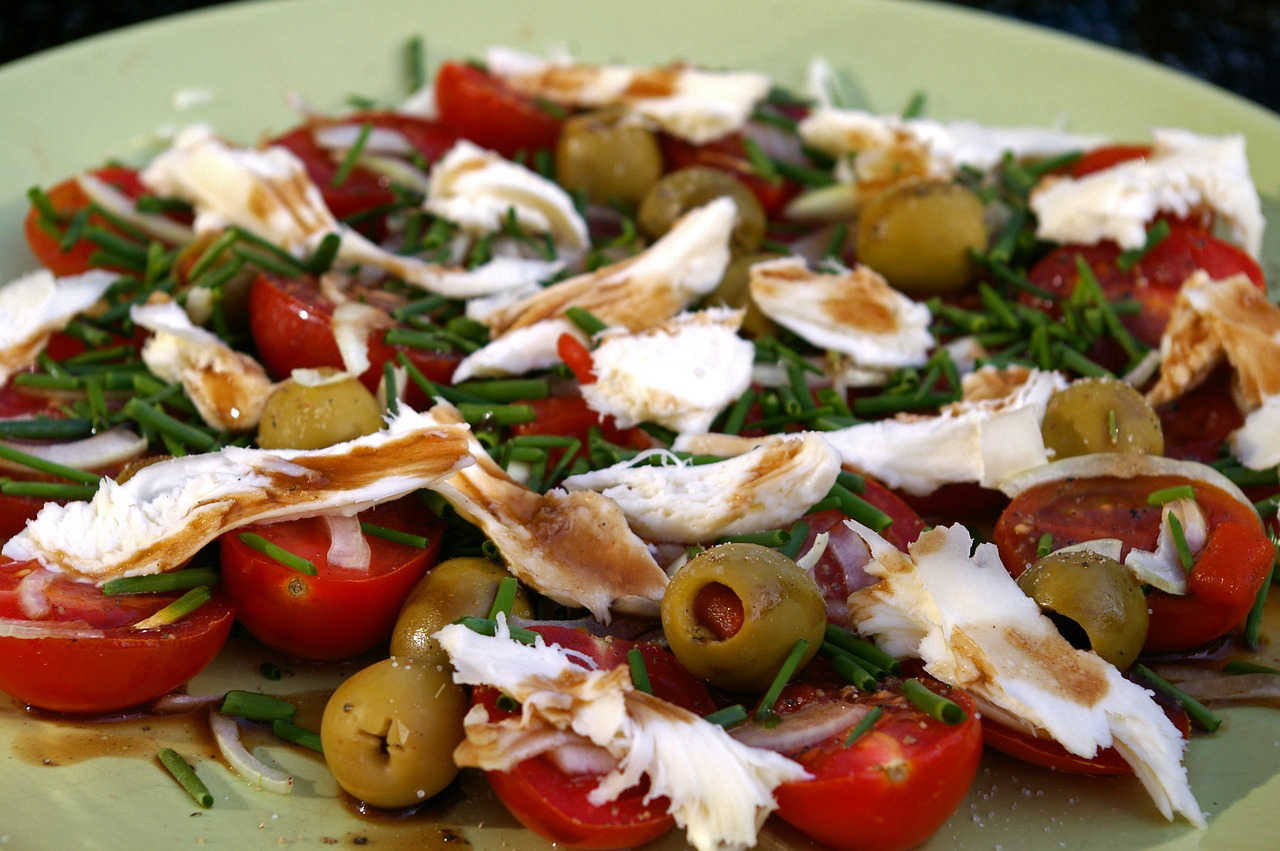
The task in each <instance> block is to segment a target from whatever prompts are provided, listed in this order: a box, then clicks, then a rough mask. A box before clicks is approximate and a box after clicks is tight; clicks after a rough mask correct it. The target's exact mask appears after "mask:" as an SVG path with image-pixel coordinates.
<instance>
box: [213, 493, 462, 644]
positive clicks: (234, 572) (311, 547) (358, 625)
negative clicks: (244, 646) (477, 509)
mask: <svg viewBox="0 0 1280 851" xmlns="http://www.w3.org/2000/svg"><path fill="white" fill-rule="evenodd" d="M427 516H429V512H428V511H427V509H426V508H425V507H419V506H417V504H416V503H415V502H414V500H413V499H412V498H410V497H406V498H404V499H401V500H398V501H396V502H392V503H386V504H384V505H379V506H377V507H375V508H372V509H370V510H368V511H365V512H361V514H360V518H361V519H362V520H364V521H367V522H370V523H374V524H376V525H379V526H385V527H387V528H391V529H398V530H400V531H407V532H410V533H412V534H420V535H424V536H425V537H427V538H428V546H427V548H426V549H417V548H416V547H410V546H406V545H404V544H398V543H393V542H391V541H387V540H384V539H382V538H374V537H369V538H368V540H369V548H370V550H371V551H372V556H371V564H370V567H369V570H367V571H360V570H351V569H346V568H339V567H332V566H330V565H329V564H328V562H327V560H326V558H325V554H326V553H327V552H328V550H329V535H328V531H327V529H326V528H325V523H324V520H322V519H321V518H318V517H307V518H303V519H301V520H291V521H286V522H283V523H273V524H271V525H267V526H257V527H248V528H245V529H241V530H237V531H235V532H230V533H228V534H226V535H223V536H222V538H221V539H220V541H221V548H222V582H223V585H224V586H225V588H226V590H227V594H228V595H229V596H230V597H231V599H232V600H234V601H236V604H237V608H238V609H239V618H240V621H241V623H243V624H244V625H245V626H246V627H247V628H248V630H249V631H250V632H252V633H253V634H254V636H255V637H256V638H257V639H258V640H259V641H261V642H262V643H263V644H266V645H267V646H269V647H274V648H276V649H278V650H283V651H285V652H287V653H291V654H293V655H294V656H297V657H299V658H303V659H318V660H334V659H345V658H348V657H350V656H354V655H356V654H358V653H363V652H364V651H366V650H369V649H370V648H372V647H375V646H377V645H378V644H379V643H381V642H383V641H386V640H387V637H388V636H389V635H390V634H391V628H392V626H393V625H394V624H395V619H396V615H397V614H398V613H399V611H400V605H401V603H403V602H404V598H405V596H406V595H407V594H408V593H409V589H411V588H412V587H413V585H414V583H416V582H417V581H418V580H419V579H420V578H422V575H423V574H424V573H426V571H427V568H428V567H429V566H430V565H431V564H433V563H434V562H435V557H436V553H437V552H438V550H439V547H440V541H441V537H442V534H441V533H442V527H441V525H440V524H439V523H438V522H437V521H436V520H435V518H434V517H432V518H431V519H430V520H429V521H424V518H425V517H427ZM243 532H255V533H257V534H259V535H261V536H262V537H264V538H266V539H267V540H268V541H271V542H272V543H274V544H278V545H279V546H282V547H284V548H285V549H286V550H288V551H290V552H292V553H294V554H295V555H299V556H302V557H303V558H306V559H309V560H310V561H311V562H312V564H314V565H315V566H316V570H317V575H316V576H307V575H306V574H303V573H300V572H298V571H296V570H293V569H292V568H289V567H286V566H284V565H282V564H280V563H279V562H276V561H274V560H273V559H270V558H268V557H267V556H265V555H263V554H262V553H259V552H258V551H257V550H254V549H252V548H250V547H249V546H248V545H246V544H244V543H243V542H241V540H240V539H239V537H238V536H239V534H241V533H243Z"/></svg>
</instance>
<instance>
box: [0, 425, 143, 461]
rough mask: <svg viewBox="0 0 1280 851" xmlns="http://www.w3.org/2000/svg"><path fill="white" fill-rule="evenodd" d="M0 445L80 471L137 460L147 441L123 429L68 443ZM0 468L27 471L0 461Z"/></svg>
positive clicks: (0, 442)
mask: <svg viewBox="0 0 1280 851" xmlns="http://www.w3.org/2000/svg"><path fill="white" fill-rule="evenodd" d="M0 444H3V445H5V446H8V447H10V448H12V449H18V450H20V451H22V452H25V453H27V454H28V455H34V456H36V457H37V458H42V459H44V460H45V461H52V462H54V463H55V464H64V465H66V466H68V467H76V468H79V469H81V470H101V469H103V468H105V467H111V466H114V465H116V464H123V463H124V462H125V461H128V460H130V459H131V458H137V457H138V456H139V455H141V454H142V453H143V452H145V451H146V449H147V439H146V438H145V437H142V436H140V435H138V434H135V433H134V432H133V431H132V430H130V429H128V428H126V427H124V426H118V427H116V428H113V429H111V430H110V431H104V432H102V433H101V434H95V435H94V436H93V437H86V438H84V439H83V440H73V441H71V442H69V443H17V442H10V441H7V440H0ZM0 469H2V470H28V469H29V468H27V467H24V466H22V465H20V464H14V463H13V462H11V461H6V460H4V459H3V458H0Z"/></svg>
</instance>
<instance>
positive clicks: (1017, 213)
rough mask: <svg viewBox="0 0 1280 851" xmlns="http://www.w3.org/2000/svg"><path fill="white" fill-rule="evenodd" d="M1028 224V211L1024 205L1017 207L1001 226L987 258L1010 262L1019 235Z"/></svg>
mask: <svg viewBox="0 0 1280 851" xmlns="http://www.w3.org/2000/svg"><path fill="white" fill-rule="evenodd" d="M1026 224H1027V211H1026V208H1024V207H1015V208H1014V210H1013V212H1012V214H1011V215H1010V216H1009V220H1008V221H1007V222H1005V224H1004V227H1003V228H1001V230H1000V233H999V235H997V236H996V238H995V240H993V241H992V243H991V248H990V250H988V251H987V258H988V259H989V260H993V261H996V262H999V263H1008V262H1009V258H1011V257H1012V256H1013V251H1014V248H1015V247H1016V246H1017V243H1018V235H1019V234H1020V233H1022V229H1023V228H1024V227H1025V226H1026Z"/></svg>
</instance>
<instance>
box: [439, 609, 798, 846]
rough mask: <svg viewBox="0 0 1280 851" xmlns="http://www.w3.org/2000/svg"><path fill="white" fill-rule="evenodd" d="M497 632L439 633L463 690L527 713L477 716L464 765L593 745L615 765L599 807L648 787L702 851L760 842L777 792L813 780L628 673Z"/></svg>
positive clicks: (454, 629)
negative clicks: (644, 688) (499, 698)
mask: <svg viewBox="0 0 1280 851" xmlns="http://www.w3.org/2000/svg"><path fill="white" fill-rule="evenodd" d="M496 632H497V634H496V635H494V636H492V637H490V636H483V635H479V634H478V633H475V632H472V631H471V630H469V629H467V628H466V627H464V626H461V625H459V624H454V625H451V626H447V627H445V628H444V629H442V630H440V631H439V632H437V633H436V634H435V638H436V640H438V641H439V642H440V645H441V646H442V647H444V649H445V651H446V652H448V654H449V659H450V661H451V662H452V663H453V666H454V671H455V673H454V681H455V682H457V683H461V684H465V685H488V686H493V687H495V688H498V689H501V690H502V692H503V693H504V694H508V695H510V696H511V697H513V698H514V699H515V700H517V701H519V702H520V706H521V712H520V715H519V716H513V717H511V718H506V719H503V720H494V719H491V718H490V717H489V715H488V712H487V711H486V710H485V708H484V707H483V706H480V705H477V706H475V707H472V709H471V711H470V712H469V713H467V716H466V718H465V719H463V724H464V727H465V730H466V739H464V741H463V742H462V744H460V745H459V746H458V748H457V749H456V750H455V751H454V760H455V761H456V762H457V763H458V764H459V765H462V766H474V767H478V768H483V769H485V770H487V771H508V770H510V769H511V768H512V767H514V766H515V765H516V764H517V763H518V762H520V761H522V760H524V759H528V758H529V757H531V756H534V755H537V754H538V753H546V752H548V751H550V750H552V749H553V748H556V747H561V746H563V745H564V744H566V743H567V742H570V741H574V740H576V741H577V742H581V743H587V742H589V743H590V744H592V745H595V746H596V747H598V748H603V749H604V750H605V751H607V752H608V754H609V755H610V756H611V757H613V759H614V760H615V761H616V765H615V766H614V767H613V768H612V769H611V770H609V771H608V773H606V774H604V775H603V776H601V777H600V779H599V782H598V783H597V784H596V786H595V788H593V789H592V790H591V791H590V792H589V793H588V799H589V800H590V802H591V803H592V804H593V805H595V806H598V807H600V806H604V805H606V804H608V803H609V802H610V801H613V800H616V799H617V797H618V796H619V795H620V794H622V793H623V792H624V791H626V790H627V789H630V788H632V787H634V786H635V785H636V784H638V783H640V782H641V780H642V779H647V780H648V792H647V793H646V796H645V801H646V802H647V801H650V800H653V799H655V798H659V797H665V798H667V799H669V801H670V804H669V805H668V812H669V813H671V815H672V816H674V818H675V820H676V823H677V824H679V825H680V826H681V827H683V828H684V829H685V831H686V835H687V837H688V840H689V842H690V844H691V845H693V846H694V847H695V848H697V849H699V851H709V849H729V848H742V847H747V846H751V845H754V844H755V841H756V837H757V833H758V831H759V829H760V826H761V825H762V824H763V823H764V820H765V818H766V817H767V816H768V814H769V813H770V812H771V811H772V810H773V809H775V808H776V806H777V804H776V802H775V801H774V796H773V792H774V789H776V788H777V787H778V786H779V785H781V784H783V783H786V782H794V781H799V780H805V779H808V778H809V774H808V773H807V772H806V771H805V770H804V769H803V768H802V767H801V766H800V765H798V764H797V763H795V762H792V761H791V760H790V759H788V758H786V757H784V756H782V755H781V754H777V753H774V752H773V751H769V750H764V749H762V748H754V747H751V746H749V745H746V744H743V743H741V742H739V741H737V740H735V739H734V738H733V737H732V736H730V735H729V734H728V733H727V732H725V730H724V728H722V727H720V726H719V725H717V724H712V723H710V722H709V721H706V720H704V719H703V718H701V717H699V716H698V715H695V714H694V713H692V712H690V711H688V710H687V709H683V708H681V707H679V706H676V705H674V704H671V703H667V702H666V701H664V700H662V699H660V698H657V697H654V696H653V695H651V694H646V693H645V692H641V691H637V690H636V689H635V686H633V685H632V682H631V674H630V672H629V671H628V669H627V668H626V667H625V666H622V667H617V668H612V669H610V670H606V671H598V670H590V671H589V670H586V669H584V668H582V667H580V666H579V665H578V664H575V661H574V659H573V658H571V657H570V656H569V654H568V653H567V652H566V651H565V650H563V649H562V648H560V647H559V646H558V645H550V646H548V645H547V644H546V643H545V642H544V641H543V639H542V637H541V636H538V637H537V639H535V641H536V643H535V644H534V645H533V646H529V645H525V644H520V643H518V642H515V641H512V640H511V638H510V634H509V632H508V631H507V627H506V623H505V621H500V623H499V626H498V629H497V631H496ZM566 733H568V734H572V735H571V736H566V735H565V734H566Z"/></svg>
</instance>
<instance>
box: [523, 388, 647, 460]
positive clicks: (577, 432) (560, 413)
mask: <svg viewBox="0 0 1280 851" xmlns="http://www.w3.org/2000/svg"><path fill="white" fill-rule="evenodd" d="M521 404H524V405H529V406H530V407H532V408H533V413H534V420H533V422H528V423H521V424H520V425H517V426H513V427H512V429H511V433H512V434H513V435H525V434H556V435H564V436H568V437H576V438H578V440H580V441H582V447H583V449H582V451H584V452H585V451H586V446H587V434H588V432H590V431H591V429H592V427H596V428H599V429H600V432H601V434H602V435H603V436H604V439H605V440H607V441H609V442H610V443H616V444H618V445H620V446H626V447H629V448H631V449H648V448H649V447H650V446H652V445H653V443H652V441H651V440H650V438H649V435H647V434H645V433H644V432H643V431H642V430H640V429H638V428H618V427H617V426H616V425H614V423H613V417H603V418H602V417H601V416H600V415H599V414H597V413H596V412H595V411H593V410H591V409H590V408H589V407H587V402H586V400H585V399H583V398H582V397H581V396H551V397H549V398H547V399H526V400H524V401H522V402H521Z"/></svg>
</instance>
